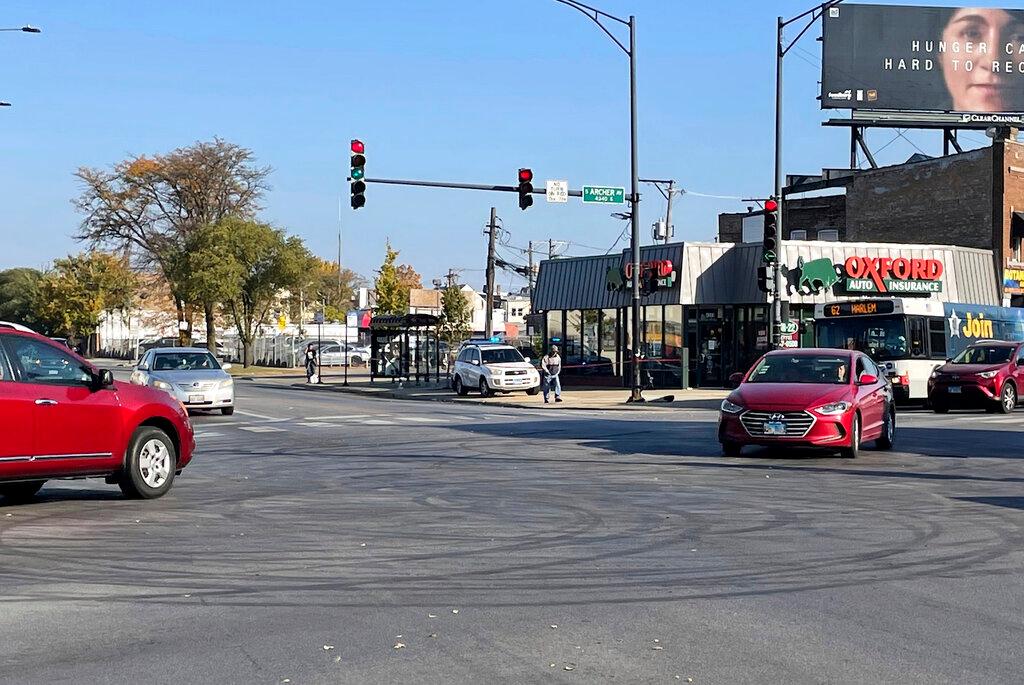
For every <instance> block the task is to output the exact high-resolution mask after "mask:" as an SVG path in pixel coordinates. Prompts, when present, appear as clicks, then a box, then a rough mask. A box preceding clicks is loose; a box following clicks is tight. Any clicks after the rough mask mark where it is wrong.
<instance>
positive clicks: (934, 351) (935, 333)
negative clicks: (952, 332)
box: [928, 318, 947, 359]
mask: <svg viewBox="0 0 1024 685" xmlns="http://www.w3.org/2000/svg"><path fill="white" fill-rule="evenodd" d="M928 342H929V343H930V345H929V346H930V348H931V357H932V359H945V358H946V356H947V354H946V320H945V319H939V318H931V319H928Z"/></svg>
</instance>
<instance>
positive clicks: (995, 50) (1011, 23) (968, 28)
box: [941, 7, 1024, 112]
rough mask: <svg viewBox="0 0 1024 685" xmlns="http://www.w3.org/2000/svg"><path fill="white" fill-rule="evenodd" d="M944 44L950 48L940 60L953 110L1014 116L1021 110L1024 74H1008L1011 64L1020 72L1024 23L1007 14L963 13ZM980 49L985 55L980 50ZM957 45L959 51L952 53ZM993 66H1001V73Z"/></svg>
mask: <svg viewBox="0 0 1024 685" xmlns="http://www.w3.org/2000/svg"><path fill="white" fill-rule="evenodd" d="M942 40H943V41H945V42H946V45H947V49H946V52H945V53H943V54H942V55H941V61H942V73H943V76H944V77H945V80H946V88H947V89H948V90H949V95H950V97H952V99H953V109H954V110H956V111H959V112H1013V111H1019V110H1020V109H1021V108H1022V101H1024V92H1021V91H1022V87H1021V85H1020V83H1021V82H1020V81H1018V79H1024V74H1017V73H1016V71H1015V70H1013V71H1010V73H1005V71H1006V70H1005V65H1006V63H1007V62H1010V63H1011V64H1012V65H1014V66H1016V64H1017V63H1018V62H1020V61H1021V59H1022V56H1021V55H1020V54H1018V51H1019V50H1020V46H1021V44H1022V43H1024V23H1022V22H1021V21H1020V20H1019V19H1018V18H1017V17H1015V16H1013V15H1011V14H1010V13H1009V12H1007V11H1006V10H995V9H976V8H971V7H964V8H961V9H958V10H957V11H956V12H954V13H953V16H952V17H951V18H950V20H949V23H948V24H946V28H945V30H944V31H943V32H942ZM981 43H984V44H985V51H982V49H981V48H980V47H979V44H981ZM968 44H970V45H971V52H968V51H967V46H968ZM954 45H957V46H958V48H959V49H958V50H954V49H953V46H954ZM1008 46H1009V47H1008ZM1008 49H1009V50H1010V51H1011V52H1012V54H1008V53H1007V50H1008ZM993 62H997V63H999V64H1000V65H1001V68H1000V69H999V70H998V71H996V70H994V69H993V66H992V63H993ZM968 69H970V70H968Z"/></svg>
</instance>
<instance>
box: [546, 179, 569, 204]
mask: <svg viewBox="0 0 1024 685" xmlns="http://www.w3.org/2000/svg"><path fill="white" fill-rule="evenodd" d="M546 194H547V198H548V202H568V201H569V182H568V181H548V182H547V193H546Z"/></svg>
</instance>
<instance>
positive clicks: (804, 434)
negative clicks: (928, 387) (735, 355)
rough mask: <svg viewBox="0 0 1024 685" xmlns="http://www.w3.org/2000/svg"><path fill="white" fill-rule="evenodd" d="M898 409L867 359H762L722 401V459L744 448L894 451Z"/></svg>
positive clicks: (806, 352) (787, 354)
mask: <svg viewBox="0 0 1024 685" xmlns="http://www.w3.org/2000/svg"><path fill="white" fill-rule="evenodd" d="M895 437H896V405H895V402H894V401H893V396H892V388H891V387H890V386H889V382H888V381H887V380H886V379H885V377H884V376H883V375H882V373H881V372H880V371H879V369H878V367H877V366H875V363H874V362H873V361H871V358H870V357H868V356H867V355H864V354H861V353H860V352H853V351H847V350H828V349H800V350H776V351H774V352H769V353H768V354H766V355H765V356H763V357H761V359H760V360H758V362H757V363H756V364H754V366H753V368H751V369H750V371H749V372H747V375H746V376H745V377H743V378H742V381H741V382H740V385H739V387H737V388H736V389H735V390H733V392H732V393H731V394H730V395H729V397H728V398H726V399H725V400H724V401H723V402H722V412H721V419H720V421H719V427H718V440H719V442H721V443H722V452H723V454H725V455H726V456H729V457H735V456H739V454H740V451H741V450H742V449H743V446H744V445H785V446H792V447H821V448H828V449H833V450H839V452H840V453H841V454H842V455H843V456H845V457H849V458H854V457H856V456H857V454H858V453H859V452H860V446H861V443H863V442H867V441H869V440H874V441H875V444H876V445H877V446H878V447H879V448H881V449H892V446H893V442H894V440H895Z"/></svg>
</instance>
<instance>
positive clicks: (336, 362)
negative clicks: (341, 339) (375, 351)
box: [319, 342, 370, 366]
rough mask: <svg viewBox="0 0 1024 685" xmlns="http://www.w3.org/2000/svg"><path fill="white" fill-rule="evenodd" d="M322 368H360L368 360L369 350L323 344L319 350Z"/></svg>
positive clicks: (359, 347)
mask: <svg viewBox="0 0 1024 685" xmlns="http://www.w3.org/2000/svg"><path fill="white" fill-rule="evenodd" d="M319 352H320V364H321V365H322V366H348V365H349V364H351V365H352V366H362V365H363V364H365V363H366V360H368V359H369V358H370V350H369V349H367V348H365V347H362V346H359V345H354V344H349V345H345V344H343V343H337V342H330V343H324V344H323V345H321V346H320V348H319Z"/></svg>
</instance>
